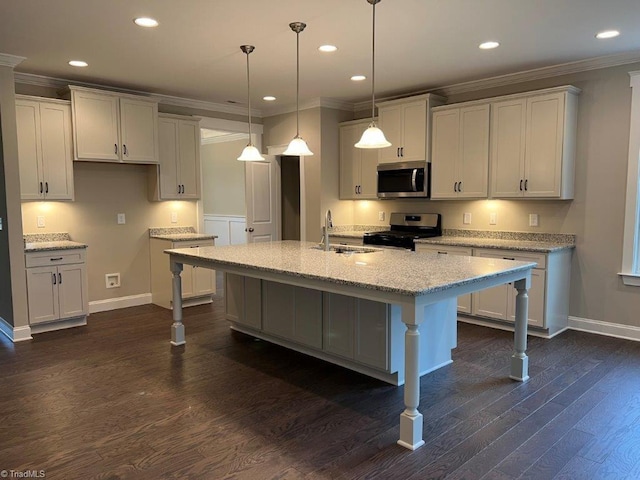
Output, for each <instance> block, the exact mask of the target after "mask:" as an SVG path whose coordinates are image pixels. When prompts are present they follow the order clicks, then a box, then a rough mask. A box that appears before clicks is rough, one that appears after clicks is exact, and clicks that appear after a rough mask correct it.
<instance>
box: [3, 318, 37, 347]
mask: <svg viewBox="0 0 640 480" xmlns="http://www.w3.org/2000/svg"><path fill="white" fill-rule="evenodd" d="M0 333H3V334H4V335H5V336H6V337H7V338H8V339H9V340H11V341H12V342H13V343H16V342H23V341H25V340H31V339H33V337H32V336H31V327H30V326H29V325H25V326H24V327H14V326H12V325H9V323H8V322H7V321H6V320H5V319H4V318H1V317H0Z"/></svg>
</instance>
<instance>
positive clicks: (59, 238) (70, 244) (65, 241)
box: [23, 233, 87, 253]
mask: <svg viewBox="0 0 640 480" xmlns="http://www.w3.org/2000/svg"><path fill="white" fill-rule="evenodd" d="M23 238H24V251H25V253H27V252H46V251H52V250H70V249H74V248H87V245H86V244H84V243H80V242H74V241H72V240H71V237H70V235H69V234H68V233H28V234H25V235H23Z"/></svg>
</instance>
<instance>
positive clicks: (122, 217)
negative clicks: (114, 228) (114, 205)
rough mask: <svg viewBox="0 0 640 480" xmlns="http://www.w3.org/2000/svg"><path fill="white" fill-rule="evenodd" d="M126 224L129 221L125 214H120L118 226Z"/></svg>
mask: <svg viewBox="0 0 640 480" xmlns="http://www.w3.org/2000/svg"><path fill="white" fill-rule="evenodd" d="M125 223H127V220H126V218H125V216H124V213H119V214H118V225H124V224H125Z"/></svg>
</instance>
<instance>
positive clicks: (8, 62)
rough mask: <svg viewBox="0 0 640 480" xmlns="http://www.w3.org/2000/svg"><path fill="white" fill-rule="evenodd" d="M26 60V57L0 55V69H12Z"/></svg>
mask: <svg viewBox="0 0 640 480" xmlns="http://www.w3.org/2000/svg"><path fill="white" fill-rule="evenodd" d="M26 59H27V57H19V56H17V55H9V54H8V53H0V67H11V68H14V67H16V66H17V65H20V64H21V63H22V62H24V61H25V60H26ZM14 78H15V75H14Z"/></svg>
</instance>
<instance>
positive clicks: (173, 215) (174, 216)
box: [171, 212, 178, 223]
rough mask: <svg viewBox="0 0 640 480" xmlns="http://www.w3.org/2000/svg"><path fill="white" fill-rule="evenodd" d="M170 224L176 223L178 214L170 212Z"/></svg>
mask: <svg viewBox="0 0 640 480" xmlns="http://www.w3.org/2000/svg"><path fill="white" fill-rule="evenodd" d="M171 223H178V212H171Z"/></svg>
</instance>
